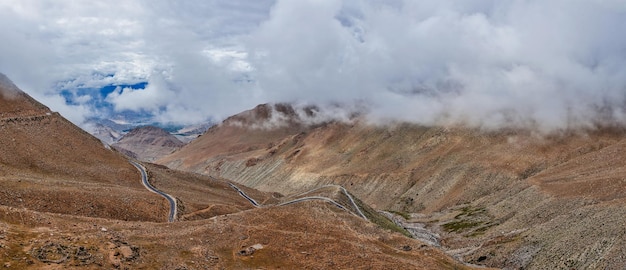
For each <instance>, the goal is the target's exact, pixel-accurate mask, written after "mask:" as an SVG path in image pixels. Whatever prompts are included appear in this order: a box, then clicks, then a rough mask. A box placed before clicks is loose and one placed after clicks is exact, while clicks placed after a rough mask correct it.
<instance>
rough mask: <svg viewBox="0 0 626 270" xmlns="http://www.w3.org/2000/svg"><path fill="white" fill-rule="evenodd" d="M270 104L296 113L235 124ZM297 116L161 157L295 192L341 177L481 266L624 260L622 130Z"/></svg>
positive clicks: (211, 134) (226, 128) (207, 138)
mask: <svg viewBox="0 0 626 270" xmlns="http://www.w3.org/2000/svg"><path fill="white" fill-rule="evenodd" d="M270 108H271V107H270ZM282 111H285V110H284V109H283V110H282ZM267 114H269V115H272V114H279V116H278V117H277V116H276V115H274V116H272V117H273V118H279V119H289V121H286V124H284V125H278V126H277V127H278V128H267V125H265V124H264V122H263V121H264V120H263V119H260V120H259V118H256V120H257V121H260V122H252V123H246V122H245V121H239V123H243V124H233V122H232V119H238V118H244V119H255V118H254V117H252V118H251V117H250V115H267ZM280 114H282V115H280ZM293 115H295V114H293V113H291V114H286V113H283V112H281V110H272V111H271V112H269V113H267V112H264V111H263V110H259V108H257V109H256V110H254V111H251V112H245V113H244V114H242V115H239V116H236V117H234V118H231V119H228V120H227V121H225V122H224V123H223V124H222V125H220V126H217V127H214V128H212V129H211V130H209V131H208V132H207V133H206V134H205V135H203V136H201V137H200V138H199V139H197V140H196V141H194V142H192V143H191V144H189V145H188V146H186V147H184V148H182V149H181V150H179V151H177V152H175V153H173V154H172V155H170V156H167V157H166V158H163V159H161V160H160V161H159V162H160V163H162V164H165V165H168V166H170V167H172V168H178V169H183V170H188V171H193V172H198V173H202V174H206V175H212V176H219V177H224V178H227V179H232V180H235V181H237V182H239V183H242V184H245V185H248V186H250V187H254V188H258V189H260V190H264V191H278V192H281V193H287V194H289V193H295V192H302V191H305V190H308V189H311V188H315V187H317V186H322V185H326V184H339V185H342V186H344V187H346V188H347V189H348V190H349V191H350V192H353V193H354V194H355V195H356V196H357V197H359V198H361V199H363V200H364V201H365V202H366V203H368V204H370V205H372V206H374V207H375V208H377V209H379V210H390V211H395V212H396V213H399V214H402V215H404V216H405V217H407V218H408V219H409V222H413V223H415V224H413V225H419V226H425V227H426V228H428V229H429V230H430V231H432V232H435V233H439V234H440V235H441V243H442V245H443V247H444V248H445V249H447V250H448V251H449V254H452V255H455V256H458V257H459V258H462V259H463V260H465V261H468V262H472V263H476V264H482V265H487V266H493V267H505V268H511V269H512V268H520V267H522V268H525V269H526V268H529V269H556V268H568V269H569V268H574V269H582V268H584V269H622V268H624V267H626V261H625V260H624V259H623V258H626V242H624V239H626V229H624V228H625V227H624V224H625V222H626V218H624V215H623V214H624V212H626V207H624V205H625V204H624V203H625V202H626V198H625V197H626V195H625V194H626V180H625V179H626V169H624V168H626V157H625V156H624V153H625V152H626V140H624V139H625V138H626V136H625V134H626V132H625V131H624V130H622V129H620V128H608V127H604V128H597V129H592V130H576V131H567V132H561V133H558V134H550V135H545V134H537V133H534V132H532V131H529V130H523V129H520V130H499V131H482V130H475V129H468V128H463V127H447V128H444V127H425V126H417V125H412V124H402V123H397V124H392V125H388V126H372V125H368V124H367V123H365V122H363V121H359V120H355V121H354V122H352V123H326V124H323V125H318V126H313V127H304V126H302V125H293V124H290V122H293V119H297V117H294V116H293ZM266 122H267V121H266ZM234 146H236V147H234Z"/></svg>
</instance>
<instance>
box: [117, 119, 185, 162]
mask: <svg viewBox="0 0 626 270" xmlns="http://www.w3.org/2000/svg"><path fill="white" fill-rule="evenodd" d="M183 145H185V144H184V143H183V142H181V141H180V140H179V139H178V138H176V137H175V136H174V135H171V134H170V133H168V132H167V131H165V130H164V129H161V128H158V127H154V126H144V127H138V128H135V129H133V130H131V131H130V132H128V133H126V134H125V135H124V136H122V137H121V138H120V139H119V140H118V141H117V142H116V143H114V144H112V145H111V146H112V147H114V148H116V149H118V150H120V151H121V152H125V153H127V155H129V156H131V157H133V158H136V159H139V160H142V161H147V162H152V161H154V160H156V159H158V158H160V157H162V156H164V155H167V154H170V153H172V152H174V151H175V150H177V149H179V148H180V147H182V146H183Z"/></svg>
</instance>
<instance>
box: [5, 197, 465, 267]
mask: <svg viewBox="0 0 626 270" xmlns="http://www.w3.org/2000/svg"><path fill="white" fill-rule="evenodd" d="M0 246H2V248H0V264H1V265H5V266H8V267H9V268H16V269H23V268H32V269H67V268H68V267H78V266H80V267H81V268H85V269H111V268H121V269H470V268H469V267H465V266H462V265H460V264H458V263H456V262H454V261H452V260H450V258H449V257H447V256H445V254H443V253H442V252H441V251H438V250H437V249H433V248H430V247H428V246H425V245H423V244H422V243H420V242H419V241H416V240H413V239H410V238H406V237H404V236H401V235H399V234H390V233H388V232H385V231H382V230H381V229H379V228H378V227H376V226H374V225H372V224H371V223H367V222H364V221H363V220H361V219H359V218H356V217H353V216H352V215H349V214H347V213H345V212H344V211H340V210H337V209H336V208H335V207H333V206H329V205H327V204H324V203H315V202H312V203H305V204H298V205H290V206H284V207H280V208H262V209H254V210H250V211H244V212H239V213H236V214H230V215H224V216H218V217H214V218H211V219H205V220H198V221H187V222H177V223H169V224H156V223H139V222H124V221H111V220H106V219H94V218H87V217H75V216H63V215H52V214H42V213H34V212H30V211H26V210H17V209H8V208H6V207H4V206H0Z"/></svg>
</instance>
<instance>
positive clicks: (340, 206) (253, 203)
mask: <svg viewBox="0 0 626 270" xmlns="http://www.w3.org/2000/svg"><path fill="white" fill-rule="evenodd" d="M228 185H230V187H232V188H233V189H234V190H236V191H237V192H238V193H239V195H241V197H244V198H245V199H246V200H248V201H249V202H250V203H251V204H252V205H254V206H255V207H263V206H262V205H260V204H259V203H257V202H256V201H255V200H254V199H252V198H250V196H248V194H246V193H245V192H244V191H243V190H241V189H240V188H239V187H237V186H235V185H234V184H232V183H228ZM325 187H338V188H340V189H341V191H342V192H343V193H344V194H345V195H346V197H348V200H350V203H351V204H352V206H354V209H356V211H357V213H354V212H352V211H350V210H349V209H348V208H346V207H345V206H343V205H341V204H340V203H338V202H337V201H335V200H333V199H331V198H328V197H322V196H307V197H302V198H298V199H295V200H291V201H288V202H283V203H280V204H278V205H277V206H283V205H289V204H294V203H299V202H304V201H313V200H318V201H325V202H329V203H332V204H334V205H335V206H337V207H338V208H340V209H343V210H345V211H348V212H350V213H352V214H353V215H355V216H358V217H361V218H363V219H365V220H369V219H368V218H367V217H366V216H365V215H364V214H363V212H362V211H361V208H359V206H358V205H357V204H356V202H355V201H354V199H353V198H352V195H350V193H348V191H347V190H346V189H345V188H344V187H342V186H339V185H326V186H322V187H318V188H316V189H313V190H309V191H307V192H305V193H301V194H300V195H304V194H306V193H310V192H312V191H315V190H318V189H321V188H325Z"/></svg>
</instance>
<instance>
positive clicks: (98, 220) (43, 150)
mask: <svg viewBox="0 0 626 270" xmlns="http://www.w3.org/2000/svg"><path fill="white" fill-rule="evenodd" d="M0 79H1V80H0V81H1V83H0V93H1V95H0V139H1V140H2V143H0V183H1V185H2V190H0V265H2V266H3V267H5V268H9V269H27V268H30V269H67V268H85V269H101V268H104V269H111V268H116V269H136V268H140V269H141V268H144V269H146V268H147V269H258V268H266V269H277V268H283V269H328V268H332V269H348V268H352V269H371V268H375V269H474V267H473V266H470V265H466V264H464V263H462V262H459V261H458V260H455V259H454V258H452V257H451V256H450V255H447V254H446V253H445V252H444V250H442V249H440V248H438V247H436V246H434V245H431V244H428V243H427V242H424V241H420V240H416V239H412V238H410V237H408V236H409V235H410V233H409V232H408V231H407V230H406V229H403V228H402V227H401V226H398V225H397V224H395V223H393V222H391V220H390V219H388V218H386V217H385V216H384V215H383V214H381V213H380V212H378V211H376V210H374V209H375V208H372V207H370V206H368V205H367V203H366V202H365V200H361V199H359V198H358V196H356V194H357V193H353V192H354V191H353V190H352V189H351V188H348V187H345V188H344V187H341V186H336V185H331V186H318V187H316V188H314V189H311V190H300V191H298V192H294V193H282V192H278V190H279V189H278V188H277V189H276V190H272V191H267V190H266V191H260V190H256V189H253V188H250V187H247V186H245V185H242V184H240V183H237V182H232V181H230V180H229V179H226V178H223V177H215V176H209V175H202V174H197V173H193V172H184V171H180V170H176V169H173V168H168V167H166V166H163V165H159V164H153V163H148V162H141V163H137V161H135V160H134V159H132V158H129V157H127V156H124V155H123V154H122V153H120V152H119V151H116V150H115V148H114V147H109V145H107V144H103V143H102V141H100V140H99V139H97V138H95V137H93V136H92V135H90V134H89V133H87V132H85V131H83V130H81V129H80V128H79V127H77V126H75V125H74V124H72V123H71V122H69V121H67V120H66V119H65V118H63V117H62V116H61V115H59V114H58V113H55V112H52V111H50V110H49V109H48V108H47V107H45V106H43V105H42V104H40V103H39V102H37V101H35V100H34V99H32V98H30V97H29V96H28V95H26V94H25V93H24V92H22V91H20V90H19V89H18V88H17V87H15V85H13V83H11V82H10V80H8V79H7V78H6V77H5V76H4V75H2V76H0ZM217 129H219V127H217V128H214V129H213V131H209V133H207V134H210V133H211V132H216V130H217ZM140 131H141V130H139V131H137V132H136V133H141V132H140ZM143 131H146V132H147V133H150V132H153V131H154V132H157V133H159V131H157V130H154V129H151V128H144V129H143ZM268 132H270V133H271V131H268ZM289 132H291V131H289ZM142 134H143V133H142ZM204 136H206V134H205V135H203V136H202V137H204ZM281 136H289V133H285V132H284V131H278V133H276V137H274V138H282V137H281ZM208 137H210V136H208ZM237 138H238V139H243V134H241V135H238V136H237ZM224 139H227V138H224ZM255 140H256V138H255ZM196 141H198V142H200V139H196V140H195V141H194V142H196ZM137 142H138V143H144V145H149V144H145V142H142V141H141V140H139V141H137ZM129 143H132V141H130V140H129ZM192 144H193V143H192ZM192 144H188V145H187V146H184V147H183V148H181V150H179V151H183V149H187V150H185V151H188V149H190V148H189V147H190V145H192ZM240 144H246V142H245V140H243V141H242V142H241V143H239V144H236V146H234V148H232V149H231V148H229V147H226V146H225V148H226V149H228V150H229V151H230V150H233V149H238V150H237V151H239V152H240V153H242V154H246V153H247V152H248V151H250V150H249V149H247V148H240V147H239V145H240ZM164 145H168V143H164ZM176 153H178V151H176V152H174V154H176ZM229 153H231V152H225V153H224V154H229ZM205 154H210V153H205ZM172 155H173V154H172ZM198 155H200V154H198ZM165 158H167V156H166V157H165ZM246 162H247V161H246ZM258 162H260V163H262V162H263V160H259V161H258ZM252 163H254V162H251V163H250V166H251V167H254V166H256V165H254V164H252ZM258 165H260V164H258ZM319 184H322V183H319ZM150 188H153V189H154V190H152V189H150ZM151 191H152V192H151ZM166 198H168V200H166ZM169 199H171V200H169ZM171 215H173V217H172V219H173V222H168V219H169V217H170V216H171Z"/></svg>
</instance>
